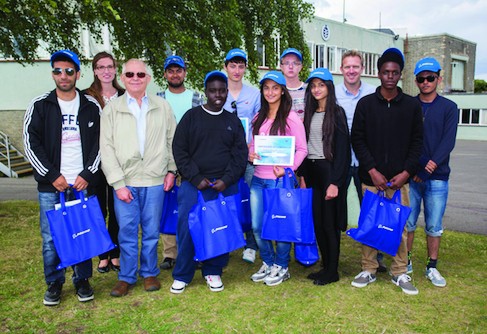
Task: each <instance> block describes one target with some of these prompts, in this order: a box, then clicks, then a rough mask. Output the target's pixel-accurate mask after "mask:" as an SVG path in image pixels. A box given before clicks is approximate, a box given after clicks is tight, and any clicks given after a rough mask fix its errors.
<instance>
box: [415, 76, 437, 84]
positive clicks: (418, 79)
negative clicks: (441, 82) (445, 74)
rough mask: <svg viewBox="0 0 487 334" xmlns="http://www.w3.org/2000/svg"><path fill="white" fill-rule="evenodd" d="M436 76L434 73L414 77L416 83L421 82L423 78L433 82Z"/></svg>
mask: <svg viewBox="0 0 487 334" xmlns="http://www.w3.org/2000/svg"><path fill="white" fill-rule="evenodd" d="M436 78H438V77H437V76H436V75H428V76H427V77H416V81H417V82H418V83H423V82H424V81H425V80H427V81H428V82H433V81H435V80H436Z"/></svg>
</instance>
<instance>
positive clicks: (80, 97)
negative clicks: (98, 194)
mask: <svg viewBox="0 0 487 334" xmlns="http://www.w3.org/2000/svg"><path fill="white" fill-rule="evenodd" d="M51 66H52V78H53V80H54V82H55V83H56V89H55V90H53V91H51V92H47V93H45V94H43V95H41V96H39V97H37V98H35V99H34V100H32V102H31V104H30V105H29V107H28V108H27V111H26V112H25V116H24V132H23V136H24V147H25V154H26V156H27V157H28V158H29V160H30V162H31V164H32V167H33V168H34V178H35V180H36V181H37V189H38V190H39V207H40V227H41V236H42V257H43V260H44V277H45V280H46V284H47V285H48V288H47V291H46V293H45V294H44V301H43V303H44V305H46V306H54V305H58V304H59V303H60V302H61V292H62V288H63V284H64V283H65V272H66V270H65V269H62V270H58V269H56V267H57V265H58V264H59V262H60V260H59V256H58V254H57V252H56V248H55V247H54V242H53V240H52V235H51V229H50V227H49V221H48V220H47V216H46V211H48V210H53V209H54V205H55V204H56V203H59V193H60V192H64V191H66V190H68V189H69V187H70V185H72V187H73V188H74V189H76V190H77V191H84V190H87V191H88V192H90V193H94V190H95V187H96V185H97V182H98V174H99V170H100V169H99V168H100V152H99V147H100V146H99V135H100V113H101V109H100V105H99V104H98V102H96V100H95V99H94V98H93V97H92V96H90V95H85V94H82V93H81V92H80V91H79V90H78V89H77V88H76V81H77V80H79V77H80V61H79V58H78V56H77V55H76V54H75V53H74V52H72V51H70V50H61V51H57V52H55V53H53V54H52V56H51ZM92 272H93V267H92V263H91V259H89V260H86V261H84V262H81V263H78V264H76V265H74V266H73V277H72V280H73V283H74V286H75V289H76V294H77V296H78V300H79V301H81V302H87V301H90V300H92V299H93V298H94V296H93V289H92V288H91V286H90V283H89V282H88V279H89V278H90V277H91V276H92Z"/></svg>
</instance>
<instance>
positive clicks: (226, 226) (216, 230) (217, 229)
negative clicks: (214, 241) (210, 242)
mask: <svg viewBox="0 0 487 334" xmlns="http://www.w3.org/2000/svg"><path fill="white" fill-rule="evenodd" d="M226 228H228V225H223V226H220V227H215V228H212V229H211V234H213V233H216V232H218V231H221V230H224V229H226Z"/></svg>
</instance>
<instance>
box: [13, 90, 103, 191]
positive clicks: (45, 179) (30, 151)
mask: <svg viewBox="0 0 487 334" xmlns="http://www.w3.org/2000/svg"><path fill="white" fill-rule="evenodd" d="M78 93H79V97H80V106H79V111H78V123H79V128H80V136H81V148H82V151H83V166H84V169H83V171H82V172H81V173H80V174H79V175H80V176H81V177H82V178H84V179H85V180H86V181H87V182H88V183H89V188H91V190H92V189H93V187H95V186H96V185H97V182H98V174H99V170H100V169H99V167H100V150H99V137H100V113H101V108H100V106H99V105H98V103H97V102H96V100H95V99H94V98H93V97H91V96H86V95H84V94H83V93H81V92H80V91H79V90H78ZM61 133H62V114H61V108H60V107H59V103H58V101H57V95H56V90H53V91H51V92H48V93H45V94H43V95H41V96H39V97H37V98H35V99H34V100H32V102H31V103H30V105H29V107H28V108H27V110H26V112H25V116H24V130H23V137H24V146H25V154H26V156H27V158H28V159H29V161H30V163H31V164H32V167H33V168H34V177H35V180H36V181H37V189H38V190H39V191H40V192H56V188H54V186H53V185H52V183H53V182H54V181H55V180H56V179H57V178H58V177H59V176H61V172H60V167H61Z"/></svg>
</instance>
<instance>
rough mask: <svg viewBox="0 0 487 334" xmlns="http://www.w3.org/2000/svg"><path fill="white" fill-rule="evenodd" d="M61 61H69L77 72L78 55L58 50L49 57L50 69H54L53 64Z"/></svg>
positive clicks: (69, 51) (78, 67) (78, 65)
mask: <svg viewBox="0 0 487 334" xmlns="http://www.w3.org/2000/svg"><path fill="white" fill-rule="evenodd" d="M60 59H61V60H62V59H69V60H70V61H71V62H72V63H74V68H75V70H76V71H77V72H78V71H79V69H80V65H81V63H80V61H79V58H78V55H77V54H76V53H74V52H73V51H71V50H59V51H56V52H54V53H53V54H52V55H51V67H54V62H55V61H58V60H60Z"/></svg>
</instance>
